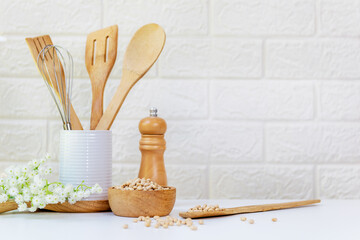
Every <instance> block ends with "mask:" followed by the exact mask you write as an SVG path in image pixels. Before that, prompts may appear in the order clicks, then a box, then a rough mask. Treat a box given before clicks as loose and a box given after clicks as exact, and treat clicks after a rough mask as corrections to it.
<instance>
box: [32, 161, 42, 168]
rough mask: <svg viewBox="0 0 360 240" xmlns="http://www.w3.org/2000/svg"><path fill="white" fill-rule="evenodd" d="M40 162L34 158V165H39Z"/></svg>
mask: <svg viewBox="0 0 360 240" xmlns="http://www.w3.org/2000/svg"><path fill="white" fill-rule="evenodd" d="M39 164H40V161H39V160H38V159H34V160H32V166H33V167H37V166H38V165H39Z"/></svg>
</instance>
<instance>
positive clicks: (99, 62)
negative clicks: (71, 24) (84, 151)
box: [85, 25, 118, 130]
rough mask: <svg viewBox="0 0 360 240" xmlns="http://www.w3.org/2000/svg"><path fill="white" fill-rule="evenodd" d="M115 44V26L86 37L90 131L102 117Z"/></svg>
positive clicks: (116, 39)
mask: <svg viewBox="0 0 360 240" xmlns="http://www.w3.org/2000/svg"><path fill="white" fill-rule="evenodd" d="M117 42H118V26H117V25H114V26H111V27H107V28H104V29H101V30H98V31H96V32H92V33H90V34H89V35H88V36H87V40H86V49H85V65H86V69H87V71H88V73H89V76H90V81H91V89H92V105H91V120H90V129H91V130H94V129H95V128H96V125H97V124H98V123H99V121H100V118H101V116H102V115H103V96H104V89H105V85H106V82H107V79H108V77H109V75H110V72H111V70H112V68H113V66H114V64H115V60H116V54H117Z"/></svg>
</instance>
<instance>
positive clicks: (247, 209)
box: [179, 199, 321, 218]
mask: <svg viewBox="0 0 360 240" xmlns="http://www.w3.org/2000/svg"><path fill="white" fill-rule="evenodd" d="M319 202H321V200H318V199H315V200H305V201H296V202H286V203H273V204H263V205H251V206H244V207H234V208H223V209H222V210H221V211H213V212H205V211H204V212H180V213H179V215H180V217H183V218H205V217H217V216H226V215H234V214H240V213H254V212H265V211H272V210H280V209H287V208H294V207H300V206H305V205H309V204H314V203H319Z"/></svg>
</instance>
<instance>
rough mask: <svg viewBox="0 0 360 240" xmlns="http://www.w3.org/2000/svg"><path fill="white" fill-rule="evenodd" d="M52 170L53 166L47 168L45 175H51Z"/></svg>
mask: <svg viewBox="0 0 360 240" xmlns="http://www.w3.org/2000/svg"><path fill="white" fill-rule="evenodd" d="M51 172H52V169H51V168H48V169H45V171H44V175H49V174H51Z"/></svg>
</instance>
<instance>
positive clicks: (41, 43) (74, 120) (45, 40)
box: [25, 35, 83, 130]
mask: <svg viewBox="0 0 360 240" xmlns="http://www.w3.org/2000/svg"><path fill="white" fill-rule="evenodd" d="M25 40H26V43H27V45H28V47H29V49H30V52H31V55H32V57H33V59H34V61H35V64H36V67H37V68H38V70H39V72H40V73H41V71H40V69H39V66H38V64H37V59H38V56H39V53H40V52H41V50H42V49H43V48H44V47H45V46H47V45H53V43H52V41H51V38H50V36H49V35H44V36H39V37H34V38H26V39H25ZM45 62H46V63H45V64H47V65H48V66H49V67H48V69H49V71H50V72H49V74H50V75H52V76H45V78H46V81H48V82H49V81H52V80H53V81H55V77H54V75H55V72H54V68H53V66H52V65H53V61H52V59H50V58H45ZM61 72H62V71H59V74H61ZM62 74H64V73H63V72H62ZM62 79H64V77H63V78H62ZM49 85H50V86H56V85H57V84H56V82H49ZM54 90H55V91H56V93H57V94H59V93H58V91H57V88H54ZM70 122H71V126H72V129H73V130H83V127H82V125H81V122H80V120H79V118H78V116H77V115H76V113H75V110H74V108H73V106H72V104H71V108H70Z"/></svg>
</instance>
